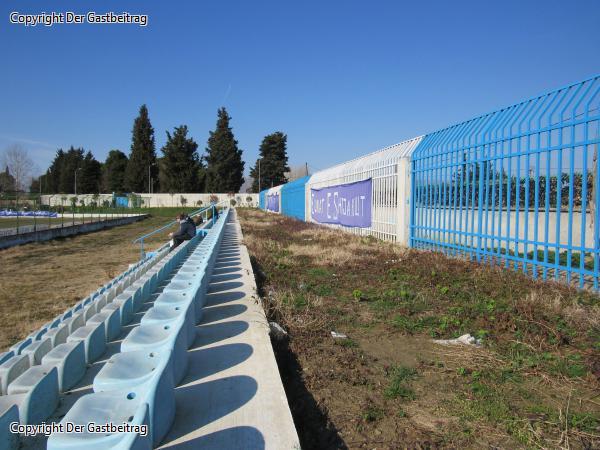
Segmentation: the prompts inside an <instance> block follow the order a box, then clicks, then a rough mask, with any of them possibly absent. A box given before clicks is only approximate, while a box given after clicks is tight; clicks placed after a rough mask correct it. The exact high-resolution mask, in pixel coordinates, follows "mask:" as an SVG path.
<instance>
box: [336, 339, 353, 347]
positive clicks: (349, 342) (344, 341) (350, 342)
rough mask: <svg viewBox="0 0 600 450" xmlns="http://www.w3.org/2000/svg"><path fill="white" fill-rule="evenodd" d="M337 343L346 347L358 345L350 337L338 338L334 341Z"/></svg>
mask: <svg viewBox="0 0 600 450" xmlns="http://www.w3.org/2000/svg"><path fill="white" fill-rule="evenodd" d="M336 344H337V345H340V346H342V347H348V348H356V347H358V343H357V342H356V341H354V340H352V339H350V338H348V339H339V340H337V341H336Z"/></svg>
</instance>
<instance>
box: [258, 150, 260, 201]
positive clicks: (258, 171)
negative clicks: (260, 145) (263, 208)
mask: <svg viewBox="0 0 600 450" xmlns="http://www.w3.org/2000/svg"><path fill="white" fill-rule="evenodd" d="M258 193H259V194H260V158H258Z"/></svg>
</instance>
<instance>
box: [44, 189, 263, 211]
mask: <svg viewBox="0 0 600 450" xmlns="http://www.w3.org/2000/svg"><path fill="white" fill-rule="evenodd" d="M136 195H139V196H140V197H141V198H142V200H143V201H144V204H143V205H142V207H145V208H156V207H159V208H160V207H180V206H182V203H181V199H182V197H183V198H185V199H186V200H187V203H186V204H185V206H191V207H193V206H207V205H209V204H210V200H211V196H216V197H217V198H218V200H217V201H218V202H221V201H230V200H235V201H236V206H253V207H256V206H258V194H233V195H231V194H194V193H183V194H173V195H171V194H136ZM71 197H75V196H74V195H73V194H66V195H63V194H54V195H42V203H43V204H44V205H50V206H60V205H61V204H64V205H65V206H68V205H70V204H71ZM76 197H77V205H79V201H80V200H81V199H83V200H84V202H85V204H86V205H89V204H90V203H92V202H93V201H94V200H95V198H94V196H93V195H92V194H85V195H77V196H76ZM112 198H113V194H99V196H98V198H97V202H98V205H99V206H102V202H103V201H104V200H108V201H112ZM249 198H250V200H248V199H249ZM198 201H201V202H202V204H201V205H198Z"/></svg>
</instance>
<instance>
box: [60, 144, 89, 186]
mask: <svg viewBox="0 0 600 450" xmlns="http://www.w3.org/2000/svg"><path fill="white" fill-rule="evenodd" d="M83 160H84V151H83V149H82V148H74V147H73V146H71V148H69V150H68V151H67V152H66V153H64V156H63V158H62V161H61V162H60V168H59V179H58V192H61V193H64V194H69V193H73V192H75V191H74V189H75V171H76V170H79V169H81V166H82V165H83ZM80 180H81V173H78V174H77V181H78V184H79V182H80ZM77 192H78V193H80V190H79V189H77Z"/></svg>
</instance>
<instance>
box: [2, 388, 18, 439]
mask: <svg viewBox="0 0 600 450" xmlns="http://www.w3.org/2000/svg"><path fill="white" fill-rule="evenodd" d="M7 400H8V401H2V397H0V450H16V449H17V448H18V447H19V434H18V433H11V431H10V424H11V423H14V422H18V421H19V407H18V406H17V405H16V404H15V403H14V402H12V401H10V400H9V399H7Z"/></svg>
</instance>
